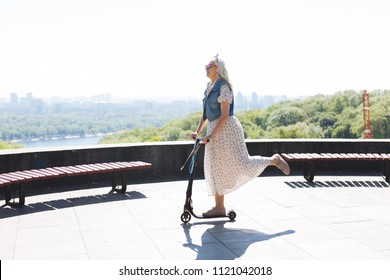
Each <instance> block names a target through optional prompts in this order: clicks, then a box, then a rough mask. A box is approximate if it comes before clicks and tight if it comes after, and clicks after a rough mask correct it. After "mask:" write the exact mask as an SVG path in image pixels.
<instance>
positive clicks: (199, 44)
mask: <svg viewBox="0 0 390 280" xmlns="http://www.w3.org/2000/svg"><path fill="white" fill-rule="evenodd" d="M389 7H390V4H389V3H387V1H385V0H383V1H381V0H370V1H368V0H360V1H352V0H339V1H336V0H328V1H321V0H317V1H305V0H295V1H288V0H275V1H252V0H243V1H239V3H238V2H237V1H230V0H225V1H221V0H214V1H205V0H199V1H196V2H193V1H178V0H166V1H156V0H144V1H141V0H133V1H124V0H114V1H106V0H96V1H95V0H80V1H76V0H70V1H57V0H50V1H49V0H36V1H27V0H15V1H2V2H1V3H0V34H1V36H2V44H0V61H2V63H1V64H0V99H4V98H9V94H10V93H12V92H14V93H17V94H19V95H23V94H25V93H28V92H33V93H34V95H36V96H39V97H42V98H45V99H46V98H51V97H54V96H66V97H70V96H74V97H77V96H93V95H99V94H106V93H109V94H110V95H111V96H113V97H118V98H119V97H120V98H129V99H134V98H137V97H139V96H140V97H142V98H146V99H188V98H190V99H195V100H197V99H201V98H202V95H203V91H204V88H205V85H206V83H207V81H208V80H207V78H206V75H205V70H204V65H205V64H207V63H208V62H209V60H211V59H212V57H213V55H215V54H217V53H218V54H219V55H220V58H222V59H224V60H225V62H226V64H227V67H228V70H229V73H230V78H231V79H232V82H233V86H234V90H235V93H238V92H241V93H243V94H244V95H250V94H252V93H253V92H256V93H257V94H260V95H287V96H289V97H299V96H308V95H315V94H333V93H335V92H337V91H342V90H350V89H352V90H357V91H359V90H368V91H371V90H374V89H389V88H390V80H389V79H388V77H387V69H389V66H390V53H389V52H388V49H389V48H390V37H389V36H388V31H387V27H388V26H389V25H390V19H389V18H388V16H387V11H389V10H390V9H389Z"/></svg>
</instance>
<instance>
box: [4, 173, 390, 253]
mask: <svg viewBox="0 0 390 280" xmlns="http://www.w3.org/2000/svg"><path fill="white" fill-rule="evenodd" d="M362 175H363V174H349V175H348V176H317V177H316V180H317V181H316V182H314V183H311V184H309V183H306V182H305V181H304V179H303V177H302V176H300V175H299V176H298V175H293V176H282V175H280V176H262V177H258V178H256V179H255V180H253V181H252V182H250V183H248V184H247V185H246V186H244V187H243V188H241V189H239V190H238V191H236V192H235V193H232V194H231V195H228V196H227V197H226V200H227V204H228V207H229V208H234V209H235V211H236V212H237V219H236V221H233V222H231V221H228V220H224V219H208V220H197V219H195V218H192V220H191V221H190V223H189V224H187V225H183V224H182V222H181V220H180V215H181V213H182V209H183V204H184V199H185V190H186V188H187V181H186V180H180V181H165V182H157V183H139V184H131V185H129V186H128V190H127V192H126V193H125V194H117V193H112V192H111V187H110V182H108V181H104V180H98V181H96V182H93V183H91V182H90V183H79V184H77V183H73V184H72V185H71V186H69V185H67V184H59V183H58V182H54V184H56V185H55V186H51V185H50V184H48V185H47V186H45V188H44V189H43V188H34V189H31V190H29V191H28V194H29V196H28V197H27V198H26V206H25V207H23V208H22V209H11V208H9V207H8V206H2V207H1V208H0V236H1V238H0V259H2V260H12V259H14V260H21V259H24V260H32V259H40V260H108V259H112V260H124V259H126V260H215V259H217V260H225V259H227V260H233V259H242V260H251V259H252V260H253V259H256V260H258V259H265V260H386V259H387V260H388V259H390V215H389V214H390V188H389V186H388V184H387V183H386V182H385V181H384V180H383V179H382V178H381V177H380V176H377V175H375V176H372V174H368V175H367V176H362ZM53 189H55V191H51V190H53ZM0 198H1V199H2V203H3V202H4V200H3V197H2V196H1V197H0ZM193 201H194V210H195V212H198V213H201V212H202V211H203V210H207V208H208V207H210V206H211V205H212V198H211V197H208V196H207V194H206V191H205V187H204V180H202V179H198V180H196V181H195V182H194V194H193Z"/></svg>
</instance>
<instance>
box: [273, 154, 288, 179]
mask: <svg viewBox="0 0 390 280" xmlns="http://www.w3.org/2000/svg"><path fill="white" fill-rule="evenodd" d="M275 157H276V158H277V159H278V162H277V164H275V166H276V167H277V168H279V169H280V170H281V171H282V172H283V173H284V174H285V175H289V174H290V166H289V165H288V163H287V162H286V161H285V160H284V159H283V158H282V157H281V156H280V155H278V154H276V155H275Z"/></svg>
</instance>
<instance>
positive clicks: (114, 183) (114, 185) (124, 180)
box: [112, 171, 127, 193]
mask: <svg viewBox="0 0 390 280" xmlns="http://www.w3.org/2000/svg"><path fill="white" fill-rule="evenodd" d="M121 175H122V176H121V179H122V187H121V188H118V187H117V185H118V184H117V178H116V173H112V190H113V191H115V192H119V193H124V192H126V189H127V172H126V171H123V172H122V173H121Z"/></svg>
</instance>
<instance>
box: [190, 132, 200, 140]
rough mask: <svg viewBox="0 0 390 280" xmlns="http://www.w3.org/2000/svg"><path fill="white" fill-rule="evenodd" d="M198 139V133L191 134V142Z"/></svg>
mask: <svg viewBox="0 0 390 280" xmlns="http://www.w3.org/2000/svg"><path fill="white" fill-rule="evenodd" d="M196 137H198V133H196V132H192V133H190V135H189V138H190V139H191V140H195V139H196Z"/></svg>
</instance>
